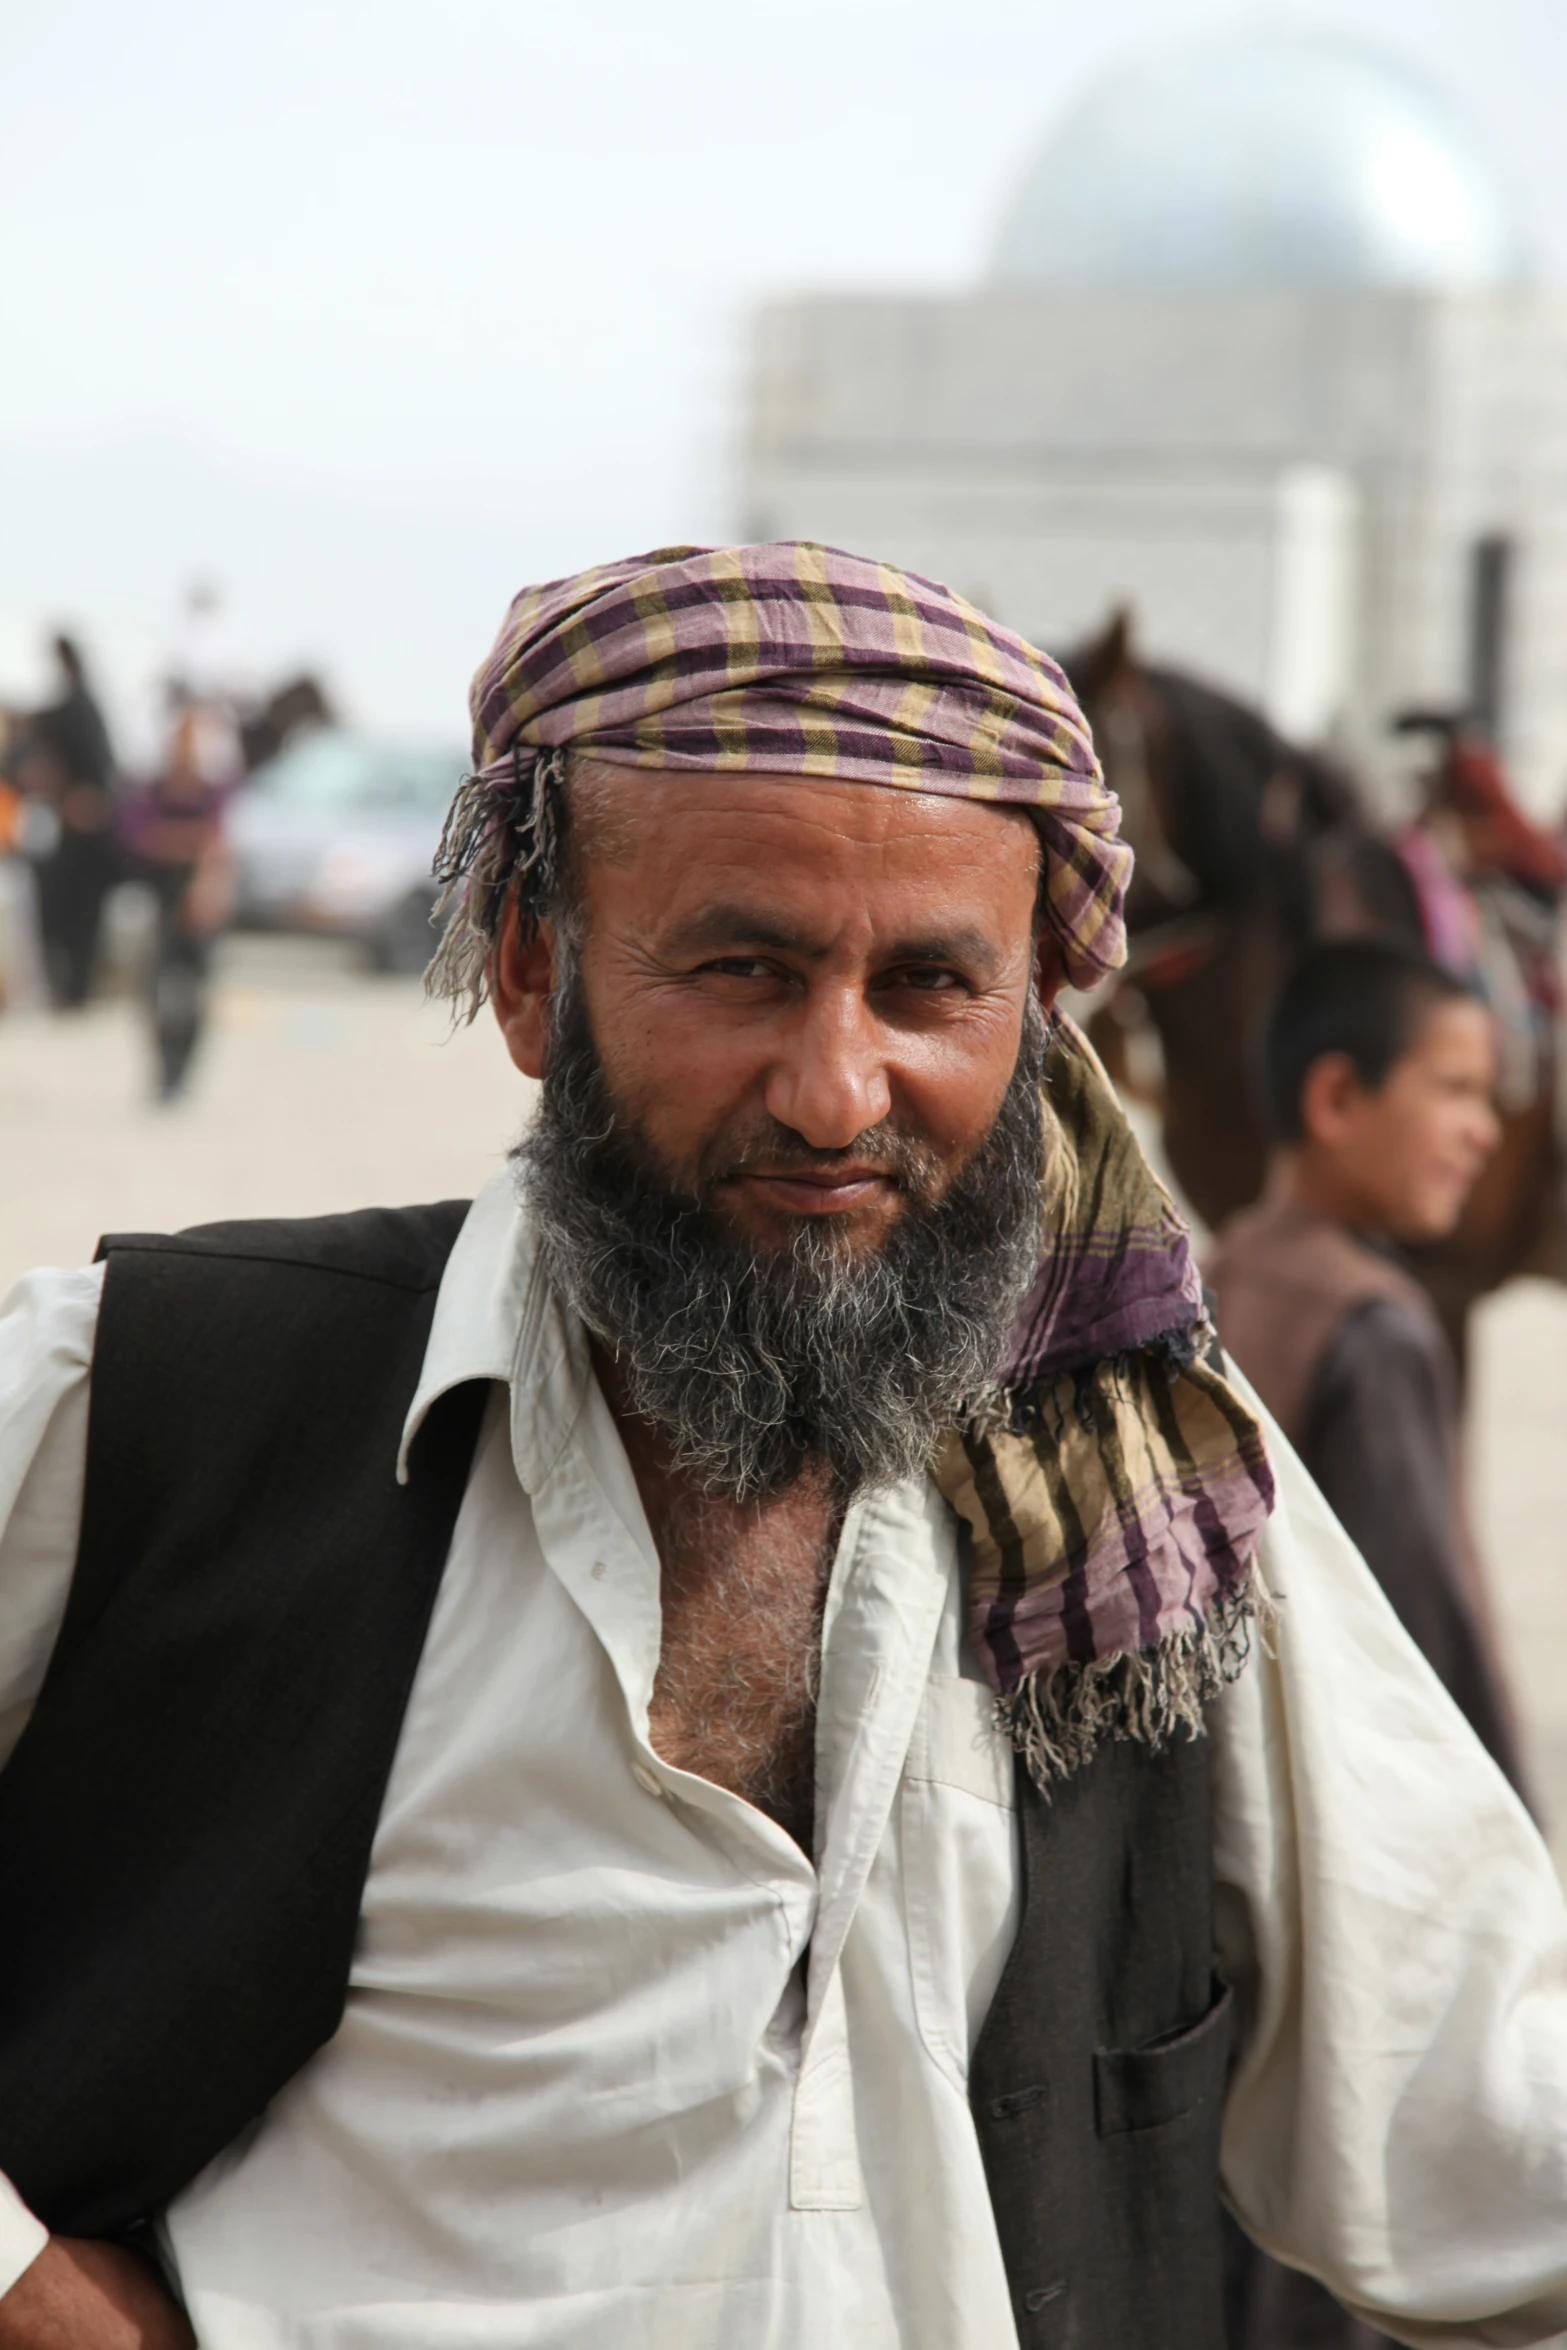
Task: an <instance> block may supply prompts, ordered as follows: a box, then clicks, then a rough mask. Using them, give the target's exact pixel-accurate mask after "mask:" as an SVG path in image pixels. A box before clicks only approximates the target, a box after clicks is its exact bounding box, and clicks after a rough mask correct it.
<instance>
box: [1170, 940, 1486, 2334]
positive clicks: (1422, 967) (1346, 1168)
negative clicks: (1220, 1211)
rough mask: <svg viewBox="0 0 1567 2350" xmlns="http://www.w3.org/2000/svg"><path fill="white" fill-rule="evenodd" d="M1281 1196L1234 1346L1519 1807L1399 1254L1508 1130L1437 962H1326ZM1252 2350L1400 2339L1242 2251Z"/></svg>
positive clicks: (1280, 1048)
mask: <svg viewBox="0 0 1567 2350" xmlns="http://www.w3.org/2000/svg"><path fill="white" fill-rule="evenodd" d="M1264 1074H1265V1083H1266V1093H1267V1104H1268V1112H1269V1118H1270V1122H1271V1124H1272V1127H1273V1131H1274V1134H1275V1136H1276V1138H1277V1139H1276V1143H1275V1147H1274V1152H1273V1158H1272V1164H1271V1167H1270V1171H1269V1179H1268V1185H1267V1189H1266V1192H1265V1193H1264V1196H1263V1198H1262V1200H1261V1201H1260V1202H1259V1204H1258V1205H1257V1206H1255V1207H1252V1208H1247V1209H1244V1210H1242V1212H1241V1213H1240V1214H1239V1215H1237V1216H1234V1217H1232V1218H1231V1219H1230V1221H1229V1223H1228V1224H1227V1225H1226V1226H1225V1227H1224V1229H1223V1231H1222V1232H1221V1234H1220V1236H1219V1239H1218V1242H1217V1245H1216V1246H1215V1247H1214V1249H1213V1250H1212V1252H1211V1254H1210V1256H1209V1259H1208V1263H1207V1268H1206V1270H1207V1275H1208V1279H1209V1281H1210V1283H1211V1284H1212V1288H1213V1292H1214V1296H1215V1298H1216V1301H1217V1304H1216V1317H1215V1318H1216V1321H1217V1325H1218V1330H1219V1335H1220V1339H1221V1341H1222V1343H1223V1345H1224V1347H1225V1349H1226V1350H1227V1352H1228V1353H1229V1354H1230V1355H1232V1356H1233V1358H1234V1360H1235V1361H1236V1363H1237V1364H1238V1365H1239V1366H1240V1368H1241V1369H1242V1370H1243V1371H1244V1372H1245V1374H1246V1376H1247V1378H1248V1379H1250V1380H1251V1382H1252V1384H1253V1385H1254V1386H1255V1388H1256V1389H1257V1391H1258V1393H1259V1394H1260V1395H1261V1397H1262V1399H1263V1401H1264V1403H1266V1405H1267V1406H1268V1409H1269V1410H1270V1411H1271V1412H1272V1414H1273V1415H1274V1417H1275V1419H1276V1420H1278V1422H1279V1423H1280V1425H1281V1426H1282V1428H1283V1429H1284V1432H1285V1434H1286V1435H1287V1436H1288V1437H1289V1439H1290V1441H1291V1443H1292V1444H1293V1445H1294V1446H1295V1449H1296V1451H1297V1452H1298V1453H1299V1454H1300V1456H1301V1459H1302V1460H1303V1461H1304V1462H1305V1465H1306V1467H1307V1469H1308V1470H1309V1471H1310V1473H1311V1475H1312V1477H1313V1478H1314V1479H1315V1480H1316V1482H1317V1484H1318V1486H1319V1487H1320V1488H1321V1490H1322V1492H1323V1494H1324V1495H1325V1496H1326V1498H1327V1500H1328V1502H1329V1503H1330V1504H1331V1506H1332V1508H1333V1510H1334V1511H1335V1513H1336V1515H1337V1516H1338V1518H1339V1520H1340V1522H1341V1523H1342V1524H1343V1526H1344V1527H1345V1529H1346V1530H1347V1531H1348V1533H1349V1534H1350V1535H1351V1537H1352V1538H1353V1540H1354V1543H1355V1546H1356V1548H1357V1549H1358V1550H1359V1552H1360V1554H1361V1556H1362V1557H1363V1558H1364V1559H1365V1561H1366V1563H1367V1564H1368V1566H1369V1567H1370V1568H1371V1570H1372V1572H1373V1574H1374V1575H1375V1576H1376V1577H1377V1580H1378V1581H1379V1583H1380V1584H1381V1586H1382V1588H1383V1590H1384V1591H1385V1592H1386V1594H1387V1596H1388V1598H1389V1599H1390V1600H1391V1601H1392V1603H1393V1606H1394V1608H1395V1609H1396V1610H1397V1612H1398V1615H1399V1618H1400V1620H1401V1621H1402V1623H1403V1625H1404V1627H1405V1629H1406V1630H1407V1631H1408V1632H1409V1633H1410V1634H1411V1635H1412V1637H1413V1638H1414V1640H1415V1641H1416V1643H1417V1644H1418V1646H1419V1648H1420V1649H1421V1651H1422V1653H1423V1654H1424V1656H1425V1657H1426V1659H1427V1661H1428V1662H1429V1663H1430V1664H1431V1666H1432V1667H1433V1668H1434V1670H1435V1671H1436V1673H1437V1675H1438V1676H1439V1678H1440V1679H1441V1681H1442V1683H1443V1685H1444V1686H1445V1687H1446V1688H1447V1690H1448V1691H1449V1692H1450V1694H1451V1695H1452V1696H1453V1698H1454V1699H1455V1700H1456V1701H1457V1703H1458V1705H1459V1706H1460V1707H1461V1708H1462V1710H1463V1712H1464V1714H1465V1715H1466V1716H1467V1718H1468V1720H1469V1722H1470V1723H1471V1725H1472V1726H1473V1728H1474V1730H1475V1732H1476V1733H1477V1735H1478V1736H1479V1738H1480V1739H1481V1741H1482V1742H1483V1744H1484V1745H1485V1746H1486V1748H1487V1749H1488V1751H1489V1752H1490V1754H1491V1755H1492V1757H1493V1758H1494V1759H1495V1761H1496V1762H1497V1763H1498V1764H1499V1765H1500V1766H1501V1768H1502V1770H1504V1771H1505V1772H1506V1774H1507V1776H1508V1778H1509V1779H1510V1780H1511V1781H1512V1783H1513V1785H1514V1786H1515V1787H1517V1788H1518V1789H1519V1790H1520V1792H1524V1791H1525V1788H1524V1774H1523V1770H1522V1766H1521V1762H1520V1757H1519V1752H1518V1745H1517V1739H1516V1735H1515V1730H1514V1715H1513V1708H1512V1705H1511V1702H1510V1699H1509V1696H1508V1692H1507V1689H1506V1686H1505V1682H1504V1679H1503V1674H1502V1670H1501V1665H1500V1660H1499V1657H1498V1655H1497V1652H1496V1646H1495V1642H1494V1640H1493V1637H1492V1632H1491V1622H1490V1609H1489V1605H1488V1600H1487V1594H1486V1589H1485V1585H1484V1582H1483V1579H1482V1573H1481V1568H1480V1563H1479V1560H1478V1558H1477V1557H1476V1555H1475V1552H1474V1549H1473V1547H1472V1545H1471V1543H1470V1541H1469V1537H1468V1531H1467V1526H1466V1519H1465V1510H1464V1503H1463V1499H1462V1490H1461V1463H1460V1459H1459V1448H1458V1381H1457V1376H1456V1368H1455V1365H1454V1363H1453V1360H1452V1356H1451V1352H1450V1350H1449V1347H1448V1343H1447V1340H1446V1338H1445V1336H1444V1335H1443V1332H1442V1329H1441V1326H1440V1324H1439V1323H1438V1321H1437V1318H1436V1315H1435V1313H1434V1311H1433V1310H1432V1306H1431V1302H1430V1299H1429V1297H1428V1296H1427V1294H1426V1292H1425V1290H1424V1289H1423V1288H1422V1287H1421V1286H1420V1284H1419V1283H1418V1282H1417V1281H1416V1280H1415V1278H1414V1276H1413V1274H1412V1273H1410V1272H1409V1271H1407V1270H1406V1268H1405V1267H1404V1265H1403V1264H1402V1262H1401V1261H1400V1259H1399V1256H1398V1254H1397V1251H1398V1248H1399V1245H1400V1244H1401V1243H1409V1244H1415V1243H1419V1242H1422V1241H1431V1240H1438V1239H1441V1238H1442V1237H1443V1236H1444V1235H1445V1234H1447V1233H1449V1232H1451V1231H1452V1229H1453V1227H1454V1225H1455V1224H1456V1223H1457V1221H1458V1218H1459V1215H1460V1213H1461V1211H1462V1209H1463V1206H1464V1202H1465V1201H1466V1199H1467V1198H1468V1196H1469V1193H1470V1191H1471V1189H1472V1188H1473V1185H1474V1183H1475V1180H1476V1178H1477V1177H1478V1175H1479V1173H1480V1170H1481V1168H1482V1167H1483V1166H1484V1164H1485V1162H1486V1160H1487V1158H1488V1157H1489V1156H1490V1154H1491V1152H1492V1150H1493V1149H1494V1148H1495V1146H1496V1141H1497V1136H1498V1133H1499V1128H1498V1124H1497V1119H1496V1114H1495V1112H1494V1110H1493V1108H1492V1105H1491V1097H1492V1091H1493V1087H1494V1084H1495V1077H1496V1041H1495V1036H1494V1031H1493V1025H1492V1020H1491V1015H1490V1013H1489V1012H1488V1011H1487V1010H1486V1009H1485V1007H1484V1006H1483V1005H1482V1004H1480V1003H1479V1002H1478V1001H1477V1000H1476V999H1475V997H1474V996H1473V995H1472V994H1471V993H1470V992H1469V990H1468V989H1467V988H1465V987H1464V986H1463V985H1462V984H1461V982H1459V981H1458V980H1456V979H1455V978H1453V977H1452V975H1451V974H1450V973H1449V972H1447V971H1445V970H1443V969H1442V967H1441V966H1440V965H1439V964H1437V963H1435V962H1432V961H1431V960H1429V959H1428V958H1427V957H1426V956H1424V955H1422V954H1419V953H1417V952H1415V951H1413V950H1412V949H1410V948H1407V947H1403V946H1399V945H1395V944H1391V943H1388V942H1384V941H1381V940H1372V939H1347V940H1339V941H1335V942H1331V943H1329V944H1326V945H1323V946H1319V947H1316V948H1314V949H1313V950H1312V951H1311V952H1310V953H1309V954H1308V955H1307V956H1306V957H1305V958H1304V960H1303V961H1302V962H1301V963H1300V964H1299V965H1298V966H1297V968H1296V969H1295V971H1294V972H1293V973H1292V975H1291V976H1290V978H1289V979H1288V980H1287V982H1286V984H1285V986H1284V988H1283V989H1282V991H1281V993H1280V995H1279V998H1278V1001H1277V1003H1276V1005H1275V1006H1274V1009H1273V1012H1272V1016H1271V1018H1270V1020H1269V1023H1268V1027H1267V1032H1266V1039H1265V1046H1264ZM1232 2268H1233V2289H1234V2293H1235V2303H1236V2305H1235V2314H1234V2318H1233V2320H1232V2324H1233V2350H1305V2346H1306V2345H1321V2346H1322V2350H1329V2346H1330V2345H1331V2346H1335V2350H1360V2346H1363V2345H1369V2344H1372V2343H1375V2342H1380V2341H1382V2340H1384V2339H1385V2337H1384V2336H1381V2335H1378V2334H1374V2333H1373V2332H1371V2331H1370V2330H1369V2329H1368V2328H1367V2327H1365V2326H1364V2325H1362V2324H1360V2323H1358V2322H1357V2321H1356V2320H1355V2319H1353V2318H1352V2317H1350V2316H1349V2315H1347V2314H1346V2313H1345V2312H1344V2311H1343V2310H1341V2309H1340V2308H1339V2307H1338V2305H1337V2304H1336V2303H1335V2302H1334V2301H1332V2300H1331V2299H1330V2297H1329V2296H1328V2294H1327V2293H1326V2292H1325V2291H1324V2290H1323V2288H1322V2287H1321V2286H1320V2285H1318V2284H1316V2283H1314V2282H1313V2280H1312V2279H1311V2278H1309V2277H1306V2276H1302V2275H1301V2274H1299V2273H1298V2272H1296V2271H1291V2270H1287V2269H1284V2268H1281V2267H1278V2266H1277V2265H1275V2264H1274V2263H1272V2262H1269V2261H1266V2260H1264V2259H1263V2258H1262V2257H1261V2255H1259V2254H1256V2253H1254V2252H1252V2251H1251V2250H1250V2248H1249V2247H1246V2246H1243V2245H1242V2244H1241V2243H1240V2242H1239V2239H1237V2241H1236V2243H1235V2245H1234V2247H1233V2258H1232Z"/></svg>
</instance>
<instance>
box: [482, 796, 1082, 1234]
mask: <svg viewBox="0 0 1567 2350" xmlns="http://www.w3.org/2000/svg"><path fill="white" fill-rule="evenodd" d="M574 805H575V803H574ZM589 806H590V808H591V814H590V816H589V821H588V822H587V823H586V824H585V825H583V826H582V827H581V839H582V854H581V855H580V857H579V860H578V864H577V884H578V897H579V913H580V924H581V945H580V951H579V971H580V985H581V990H582V998H583V1002H584V1005H585V1008H586V1012H587V1016H588V1020H589V1023H590V1026H591V1029H592V1033H593V1037H594V1040H595V1042H596V1045H597V1048H598V1053H599V1056H600V1060H601V1063H602V1067H603V1072H604V1077H605V1080H606V1082H607V1085H608V1088H609V1091H610V1094H611V1096H612V1098H613V1100H614V1102H615V1105H616V1108H617V1110H618V1112H619V1114H620V1116H621V1118H622V1120H623V1122H624V1123H625V1125H626V1126H627V1127H628V1128H630V1129H631V1130H632V1131H634V1132H635V1133H636V1134H637V1135H638V1137H639V1138H640V1140H641V1143H642V1145H643V1147H644V1148H645V1149H646V1151H647V1152H648V1153H649V1154H650V1156H651V1157H652V1159H653V1161H654V1162H655V1164H656V1165H657V1166H658V1168H659V1170H660V1173H661V1175H662V1177H663V1179H664V1180H665V1181H666V1182H667V1183H668V1184H669V1186H670V1187H671V1188H672V1189H674V1190H678V1191H682V1192H685V1193H686V1194H688V1195H693V1196H700V1197H701V1198H703V1199H704V1201H706V1202H707V1203H708V1204H709V1205H710V1206H711V1207H712V1209H713V1211H714V1212H715V1214H717V1215H718V1216H719V1217H720V1218H721V1219H722V1220H723V1221H724V1223H725V1224H726V1225H727V1226H728V1227H729V1228H730V1229H732V1230H733V1231H734V1232H735V1234H736V1235H737V1237H740V1238H742V1239H744V1240H746V1241H748V1242H750V1243H751V1244H752V1245H754V1246H760V1247H763V1248H771V1247H774V1246H777V1245H779V1244H781V1243H783V1242H785V1241H786V1240H788V1238H789V1237H790V1235H791V1233H793V1232H794V1231H797V1230H798V1229H799V1228H800V1225H801V1223H802V1222H803V1221H805V1220H810V1219H821V1218H828V1219H831V1220H832V1230H833V1232H834V1235H835V1237H838V1238H840V1239H841V1241H842V1243H843V1244H844V1246H845V1247H846V1248H847V1249H848V1250H849V1251H851V1252H853V1253H858V1252H861V1251H863V1250H866V1249H872V1250H873V1249H875V1248H876V1247H877V1246H879V1244H880V1242H881V1240H882V1239H883V1238H884V1237H885V1235H886V1233H887V1232H888V1230H889V1229H890V1228H891V1226H892V1224H893V1223H894V1221H895V1220H896V1219H897V1217H898V1216H899V1214H900V1212H901V1211H902V1208H903V1206H904V1204H905V1203H906V1202H907V1201H908V1199H909V1198H910V1196H911V1195H913V1196H916V1197H919V1198H920V1199H922V1200H923V1201H926V1202H929V1201H932V1200H934V1199H935V1198H938V1197H939V1196H940V1195H941V1193H942V1192H943V1191H944V1190H945V1188H946V1186H947V1185H948V1183H950V1181H951V1179H952V1178H953V1176H954V1175H956V1174H957V1173H958V1171H959V1170H960V1169H961V1168H962V1167H963V1166H964V1165H965V1164H966V1162H967V1161H968V1160H970V1159H971V1158H972V1157H973V1155H974V1153H975V1152H976V1150H977V1149H978V1148H979V1146H980V1144H981V1143H982V1142H983V1141H984V1139H985V1137H986V1135H987V1134H988V1133H989V1131H990V1128H991V1126H992V1124H993V1122H994V1120H995V1118H996V1114H997V1112H998V1110H999V1108H1000V1106H1001V1102H1002V1098H1003V1096H1004V1094H1005V1092H1006V1088H1007V1083H1008V1080H1009V1078H1010V1077H1011V1075H1012V1071H1013V1068H1014V1065H1015V1063H1016V1060H1017V1054H1018V1044H1019V1037H1020V1032H1021V1026H1022V1018H1023V1006H1024V1002H1025V999H1026V997H1027V994H1028V990H1029V988H1030V986H1031V984H1033V983H1034V979H1035V952H1034V938H1033V911H1034V900H1035V892H1036V884H1037V877H1038V862H1039V851H1038V846H1037V839H1036V836H1035V834H1034V831H1033V828H1032V826H1031V825H1030V824H1029V822H1028V820H1027V818H1026V817H1025V816H1022V815H1020V814H1019V813H1017V812H1016V811H1011V810H1002V809H998V808H996V807H993V806H988V805H986V804H984V803H982V802H977V801H971V800H954V799H944V798H937V797H934V796H931V795H927V794H924V793H919V792H904V791H896V790H892V789H881V788H877V787H875V786H867V785H864V784H859V783H827V782H807V781H802V780H801V779H799V778H787V779H784V778H780V779H773V778H768V777H760V776H742V777H735V778H729V777H723V776H687V775H680V774H675V775H659V776H649V775H645V774H626V773H623V772H616V771H614V770H605V769H599V770H596V771H594V773H593V776H592V781H591V796H590V802H589ZM584 813H585V814H588V813H589V808H588V807H585V808H584ZM573 822H574V823H575V822H576V818H575V816H574V817H573ZM516 964H517V957H516V953H515V949H514V950H513V954H512V957H511V964H510V966H508V962H507V956H506V953H505V951H504V950H503V953H502V955H501V957H500V958H499V959H498V968H497V973H496V999H497V1010H498V1012H499V1014H500V1017H501V1022H502V1026H503V1028H504V1029H505V1031H506V1034H507V1039H508V1043H509V1044H510V1045H511V1048H512V1052H513V1057H514V1058H515V1059H517V1060H518V1062H519V1065H520V1066H522V1067H523V1068H524V1069H526V1070H527V1071H528V1073H529V1074H534V1075H536V1074H539V1073H540V1071H541V1068H542V1059H541V1058H540V1049H541V1048H540V1040H539V1038H538V1035H537V1031H536V1023H535V1020H534V1016H533V1010H532V1008H531V1006H530V1005H529V1004H527V1003H526V1002H520V1001H519V999H518V990H517V987H516V984H515V979H516ZM1053 978H1054V974H1053V972H1052V973H1051V975H1050V982H1047V986H1046V993H1047V995H1048V993H1049V992H1053V984H1052V983H1053Z"/></svg>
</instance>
